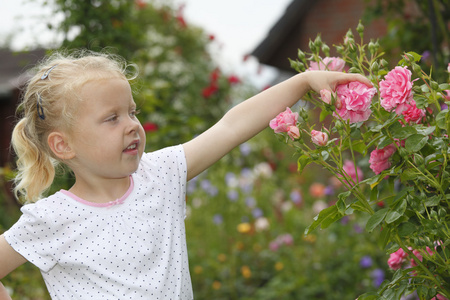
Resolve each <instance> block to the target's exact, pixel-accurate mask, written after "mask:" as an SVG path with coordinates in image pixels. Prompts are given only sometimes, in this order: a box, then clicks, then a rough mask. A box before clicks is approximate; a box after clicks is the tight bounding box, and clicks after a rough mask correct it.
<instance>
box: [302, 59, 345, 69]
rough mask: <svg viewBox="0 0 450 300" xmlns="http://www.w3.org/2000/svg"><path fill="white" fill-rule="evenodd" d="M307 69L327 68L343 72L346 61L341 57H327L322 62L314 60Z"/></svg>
mask: <svg viewBox="0 0 450 300" xmlns="http://www.w3.org/2000/svg"><path fill="white" fill-rule="evenodd" d="M309 65H310V67H309V69H308V70H307V71H313V70H326V71H338V72H342V70H344V67H345V61H344V60H343V59H342V58H339V57H325V58H324V59H323V60H322V61H321V62H319V63H317V62H315V61H312V62H311V63H310V64H309Z"/></svg>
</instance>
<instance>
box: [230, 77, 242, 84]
mask: <svg viewBox="0 0 450 300" xmlns="http://www.w3.org/2000/svg"><path fill="white" fill-rule="evenodd" d="M228 82H229V83H230V84H238V83H240V82H241V80H240V79H239V77H237V76H236V75H231V76H229V77H228Z"/></svg>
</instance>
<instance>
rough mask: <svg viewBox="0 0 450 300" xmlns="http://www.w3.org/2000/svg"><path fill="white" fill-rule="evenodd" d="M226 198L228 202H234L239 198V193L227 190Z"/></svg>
mask: <svg viewBox="0 0 450 300" xmlns="http://www.w3.org/2000/svg"><path fill="white" fill-rule="evenodd" d="M227 197H228V199H229V200H230V201H232V202H236V200H237V199H238V198H239V192H238V191H236V190H229V191H228V193H227Z"/></svg>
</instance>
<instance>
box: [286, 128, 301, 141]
mask: <svg viewBox="0 0 450 300" xmlns="http://www.w3.org/2000/svg"><path fill="white" fill-rule="evenodd" d="M287 134H288V136H289V137H290V138H291V139H292V140H295V139H298V138H299V137H300V130H299V129H298V127H297V126H289V127H288V131H287Z"/></svg>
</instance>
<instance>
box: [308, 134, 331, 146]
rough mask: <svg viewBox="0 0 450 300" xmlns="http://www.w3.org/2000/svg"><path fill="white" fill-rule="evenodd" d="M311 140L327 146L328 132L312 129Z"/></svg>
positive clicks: (318, 144)
mask: <svg viewBox="0 0 450 300" xmlns="http://www.w3.org/2000/svg"><path fill="white" fill-rule="evenodd" d="M311 141H312V142H313V143H314V144H316V145H317V146H326V145H327V143H328V134H327V133H326V132H322V131H317V130H311Z"/></svg>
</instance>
